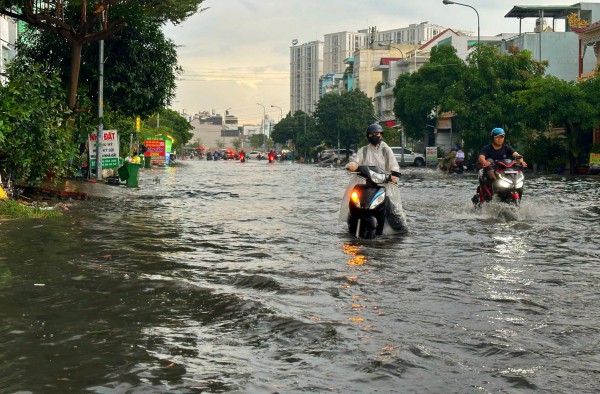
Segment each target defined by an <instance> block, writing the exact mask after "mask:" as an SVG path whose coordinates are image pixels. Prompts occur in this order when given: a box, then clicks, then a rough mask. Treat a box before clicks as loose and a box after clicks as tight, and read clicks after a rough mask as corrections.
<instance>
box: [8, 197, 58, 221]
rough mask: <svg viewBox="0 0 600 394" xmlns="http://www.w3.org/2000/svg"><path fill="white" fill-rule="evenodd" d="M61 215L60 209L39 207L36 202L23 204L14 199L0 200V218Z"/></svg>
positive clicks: (53, 216)
mask: <svg viewBox="0 0 600 394" xmlns="http://www.w3.org/2000/svg"><path fill="white" fill-rule="evenodd" d="M62 215H63V214H62V212H61V211H56V210H53V209H48V210H44V209H40V207H39V205H38V204H31V205H24V204H22V203H20V202H18V201H14V200H2V201H0V218H5V219H6V218H8V219H19V218H56V217H60V216H62Z"/></svg>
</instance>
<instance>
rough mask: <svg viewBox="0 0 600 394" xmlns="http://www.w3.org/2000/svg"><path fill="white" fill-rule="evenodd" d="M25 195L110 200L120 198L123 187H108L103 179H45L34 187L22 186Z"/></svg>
mask: <svg viewBox="0 0 600 394" xmlns="http://www.w3.org/2000/svg"><path fill="white" fill-rule="evenodd" d="M22 187H23V188H24V189H25V190H26V194H33V195H40V196H48V197H51V198H57V199H59V200H64V199H73V200H88V199H96V198H107V199H112V198H115V197H119V196H122V194H123V188H125V186H124V185H109V184H107V183H105V179H103V180H100V181H97V182H96V180H95V179H90V180H85V179H47V180H45V181H43V182H42V183H41V184H40V185H38V186H34V187H28V186H22Z"/></svg>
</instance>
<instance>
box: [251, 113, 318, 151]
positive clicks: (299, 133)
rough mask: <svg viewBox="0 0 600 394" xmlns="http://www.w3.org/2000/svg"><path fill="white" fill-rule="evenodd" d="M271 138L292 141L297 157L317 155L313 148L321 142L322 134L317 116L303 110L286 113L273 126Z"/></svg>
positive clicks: (275, 140) (277, 140)
mask: <svg viewBox="0 0 600 394" xmlns="http://www.w3.org/2000/svg"><path fill="white" fill-rule="evenodd" d="M271 139H272V140H273V142H275V143H278V144H282V145H290V142H291V145H293V147H294V150H295V154H296V156H297V157H298V156H314V155H316V151H313V148H314V147H315V146H317V145H320V144H321V136H320V135H319V133H318V132H317V131H316V126H315V118H313V117H312V116H310V115H308V114H306V113H305V112H303V111H296V112H295V113H294V114H293V115H291V114H288V115H286V117H285V118H283V119H282V120H281V121H280V122H279V123H277V124H276V125H275V126H274V127H273V132H272V133H271ZM253 146H256V145H254V144H253ZM313 154H314V155H313Z"/></svg>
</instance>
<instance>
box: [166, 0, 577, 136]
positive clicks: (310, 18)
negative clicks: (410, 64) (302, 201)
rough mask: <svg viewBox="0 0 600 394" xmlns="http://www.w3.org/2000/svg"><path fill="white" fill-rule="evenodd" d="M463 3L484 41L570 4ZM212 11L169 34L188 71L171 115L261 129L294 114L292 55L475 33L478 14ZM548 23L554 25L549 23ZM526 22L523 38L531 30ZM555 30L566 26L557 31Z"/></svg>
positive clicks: (389, 6)
mask: <svg viewBox="0 0 600 394" xmlns="http://www.w3.org/2000/svg"><path fill="white" fill-rule="evenodd" d="M515 1H516V2H514V1H511V0H461V1H460V2H461V3H465V4H469V5H471V6H473V7H475V8H476V9H477V11H478V12H479V17H480V27H481V35H482V36H486V35H496V34H498V33H501V32H515V33H516V32H518V31H519V21H518V19H514V18H505V17H504V16H505V15H506V14H507V13H508V12H509V11H510V10H511V9H512V7H513V6H514V5H515V4H517V5H539V4H544V5H571V4H574V3H575V1H573V0H572V1H571V2H569V1H559V0H557V1H553V0H550V1H549V0H515ZM202 6H203V8H204V7H208V9H207V10H206V11H205V12H203V13H200V14H197V15H194V16H193V17H191V18H190V19H188V20H187V21H185V22H184V23H182V24H181V25H178V26H168V27H166V28H165V35H166V36H167V37H168V38H170V39H172V40H173V41H174V42H175V43H176V44H177V45H178V46H179V49H178V53H179V63H180V65H181V66H182V67H183V69H184V73H183V74H182V75H181V77H180V80H179V81H178V84H177V86H178V88H177V96H176V98H175V100H174V102H173V104H172V109H174V110H177V111H182V110H185V111H186V112H187V113H188V114H193V113H196V112H198V111H204V110H208V111H211V110H214V111H215V112H216V113H223V112H224V111H225V110H226V109H228V108H230V113H232V114H234V115H236V116H238V118H239V120H240V123H241V124H259V123H260V120H261V117H262V114H263V109H262V107H261V106H259V105H257V103H261V104H263V105H264V106H265V108H266V112H267V115H269V116H270V117H272V118H274V119H275V120H279V116H280V110H279V108H276V107H271V106H272V105H273V106H277V107H281V108H282V111H281V112H283V115H284V116H285V114H286V113H287V112H288V111H289V98H290V95H289V68H290V66H289V48H290V46H291V41H292V40H293V39H298V41H299V44H302V43H306V42H309V41H314V40H321V41H322V40H323V35H324V34H327V33H335V32H340V31H358V30H361V29H365V28H367V27H371V26H376V27H377V29H378V30H390V29H395V28H401V27H406V26H408V25H409V24H412V23H421V22H429V23H434V24H438V25H442V26H444V27H451V28H456V29H461V30H470V31H472V32H474V34H475V35H476V34H477V15H476V14H475V12H474V11H473V10H472V9H470V8H467V7H464V6H459V5H444V4H443V3H442V0H205V1H204V3H203V4H202ZM549 22H550V23H551V20H549ZM534 25H535V20H534V19H525V20H523V23H522V29H523V31H532V30H533V28H534ZM557 30H564V26H561V25H557Z"/></svg>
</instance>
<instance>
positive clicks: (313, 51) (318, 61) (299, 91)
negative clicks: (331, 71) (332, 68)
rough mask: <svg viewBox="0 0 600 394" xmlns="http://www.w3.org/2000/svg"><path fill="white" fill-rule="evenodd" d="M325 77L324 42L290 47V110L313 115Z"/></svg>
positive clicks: (312, 42)
mask: <svg viewBox="0 0 600 394" xmlns="http://www.w3.org/2000/svg"><path fill="white" fill-rule="evenodd" d="M321 75H323V41H311V42H308V43H306V44H302V45H293V46H291V47H290V109H291V111H292V113H294V112H296V111H298V110H302V111H304V112H306V113H309V114H310V113H313V112H314V110H315V106H316V103H317V102H318V101H319V97H320V95H319V92H320V78H321Z"/></svg>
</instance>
